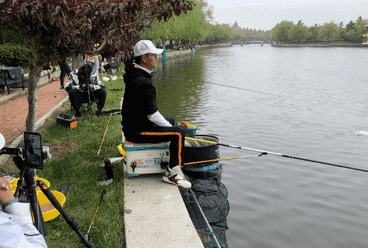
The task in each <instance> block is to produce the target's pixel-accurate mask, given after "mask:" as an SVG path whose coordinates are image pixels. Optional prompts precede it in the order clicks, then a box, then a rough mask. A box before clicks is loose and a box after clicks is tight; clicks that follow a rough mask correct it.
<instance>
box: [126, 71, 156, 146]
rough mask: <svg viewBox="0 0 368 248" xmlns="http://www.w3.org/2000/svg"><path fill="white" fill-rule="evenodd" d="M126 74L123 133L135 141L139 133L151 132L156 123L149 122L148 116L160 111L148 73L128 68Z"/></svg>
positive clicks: (150, 76)
mask: <svg viewBox="0 0 368 248" xmlns="http://www.w3.org/2000/svg"><path fill="white" fill-rule="evenodd" d="M125 70H126V73H125V74H124V76H123V77H124V83H125V92H124V101H123V108H122V111H121V115H122V117H123V120H122V122H121V124H122V125H123V132H124V135H125V137H126V138H127V139H128V140H129V137H131V139H130V140H132V141H133V140H134V137H136V136H137V135H138V134H139V133H141V132H144V131H150V130H151V129H152V128H153V126H154V123H153V122H151V121H150V120H148V118H147V115H151V114H153V113H155V112H156V111H158V108H157V102H156V89H155V87H154V86H153V82H152V80H151V78H152V75H150V74H149V73H148V72H146V71H144V70H142V69H139V68H134V67H133V66H130V67H127V68H126V69H125Z"/></svg>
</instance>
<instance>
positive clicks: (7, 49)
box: [0, 43, 29, 67]
mask: <svg viewBox="0 0 368 248" xmlns="http://www.w3.org/2000/svg"><path fill="white" fill-rule="evenodd" d="M14 51H17V52H18V60H19V65H20V66H23V67H25V66H29V62H28V59H29V49H28V48H26V47H24V46H21V45H15V44H10V43H7V44H5V45H0V65H12V64H13V59H14Z"/></svg>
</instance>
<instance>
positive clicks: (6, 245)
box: [0, 177, 47, 248]
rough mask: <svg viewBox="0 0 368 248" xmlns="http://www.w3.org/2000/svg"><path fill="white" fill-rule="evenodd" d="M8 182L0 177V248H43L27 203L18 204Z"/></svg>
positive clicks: (42, 242)
mask: <svg viewBox="0 0 368 248" xmlns="http://www.w3.org/2000/svg"><path fill="white" fill-rule="evenodd" d="M10 187H11V185H10V182H9V181H8V180H7V179H6V178H5V177H0V205H1V208H2V210H1V211H0V248H13V247H14V248H44V247H47V244H46V241H45V238H44V237H43V236H42V234H40V233H39V231H38V230H37V229H36V227H35V226H34V225H33V222H32V216H31V211H30V204H29V203H21V202H18V200H17V198H14V196H13V194H12V192H11V190H10Z"/></svg>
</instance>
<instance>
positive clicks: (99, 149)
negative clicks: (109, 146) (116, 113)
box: [97, 113, 112, 156]
mask: <svg viewBox="0 0 368 248" xmlns="http://www.w3.org/2000/svg"><path fill="white" fill-rule="evenodd" d="M111 116H112V113H111V114H110V117H109V120H108V122H107V125H106V129H105V133H104V135H103V137H102V140H101V144H100V148H98V152H97V156H100V151H101V147H102V143H103V142H104V139H105V135H106V132H107V128H108V127H109V122H110V119H111Z"/></svg>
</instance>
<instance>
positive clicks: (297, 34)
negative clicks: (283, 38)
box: [288, 25, 310, 43]
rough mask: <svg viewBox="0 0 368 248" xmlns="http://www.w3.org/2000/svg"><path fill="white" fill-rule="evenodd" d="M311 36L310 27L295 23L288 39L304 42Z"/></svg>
mask: <svg viewBox="0 0 368 248" xmlns="http://www.w3.org/2000/svg"><path fill="white" fill-rule="evenodd" d="M309 36H310V33H309V28H308V27H306V26H303V25H295V26H293V27H292V28H290V30H289V34H288V39H289V41H290V42H295V43H304V42H305V41H306V40H307V39H308V37H309Z"/></svg>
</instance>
